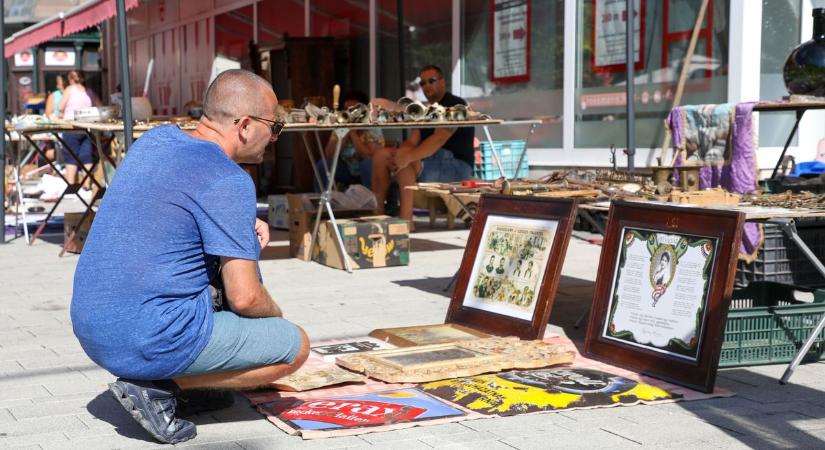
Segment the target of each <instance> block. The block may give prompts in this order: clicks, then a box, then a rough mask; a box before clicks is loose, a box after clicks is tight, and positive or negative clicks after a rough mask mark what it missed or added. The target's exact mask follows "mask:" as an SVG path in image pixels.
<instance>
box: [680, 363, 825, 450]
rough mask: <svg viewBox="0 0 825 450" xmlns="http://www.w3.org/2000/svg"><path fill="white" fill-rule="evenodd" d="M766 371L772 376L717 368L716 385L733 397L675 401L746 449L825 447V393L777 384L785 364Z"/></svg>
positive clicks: (687, 411) (686, 410)
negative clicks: (746, 447) (732, 393)
mask: <svg viewBox="0 0 825 450" xmlns="http://www.w3.org/2000/svg"><path fill="white" fill-rule="evenodd" d="M820 368H821V369H825V366H822V365H820ZM759 370H765V369H764V368H763V369H759ZM769 370H770V371H772V372H773V371H775V372H776V374H777V375H776V376H775V377H774V376H772V375H767V374H763V373H759V372H755V371H754V370H753V369H747V368H738V369H725V370H720V371H719V372H718V375H717V378H716V386H717V387H721V388H725V389H729V390H731V391H733V392H735V393H736V396H734V397H730V398H721V399H711V400H707V401H701V402H684V403H677V405H678V406H679V407H681V409H682V410H683V411H684V412H686V413H689V414H692V415H694V416H695V417H697V418H699V419H701V420H703V421H705V422H707V423H709V424H712V425H714V426H716V427H717V428H719V429H721V430H722V431H724V432H725V433H726V434H727V435H728V436H730V437H731V438H733V439H736V440H738V441H739V442H741V443H742V444H743V445H746V446H749V447H751V448H824V447H825V440H823V437H825V407H823V406H824V405H825V391H822V390H817V389H813V388H811V387H807V386H803V385H798V384H788V385H780V384H779V381H778V379H779V375H780V374H781V373H782V370H784V365H782V366H774V367H772V368H770V369H769ZM791 381H793V379H792V380H791ZM814 431H818V433H816V434H812V432H814Z"/></svg>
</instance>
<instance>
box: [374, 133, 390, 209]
mask: <svg viewBox="0 0 825 450" xmlns="http://www.w3.org/2000/svg"><path fill="white" fill-rule="evenodd" d="M389 156H390V150H389V149H386V148H385V149H382V150H379V151H378V152H376V153H375V155H373V157H372V193H373V194H375V201H376V202H377V203H378V206H377V207H376V208H375V213H376V214H384V202H385V201H386V200H387V190H388V189H389V188H390V158H389Z"/></svg>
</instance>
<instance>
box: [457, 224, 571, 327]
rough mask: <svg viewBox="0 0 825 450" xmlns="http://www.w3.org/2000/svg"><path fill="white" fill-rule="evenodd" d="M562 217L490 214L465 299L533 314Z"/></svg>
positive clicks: (522, 316) (476, 305)
mask: <svg viewBox="0 0 825 450" xmlns="http://www.w3.org/2000/svg"><path fill="white" fill-rule="evenodd" d="M558 225H559V222H558V221H557V220H541V219H527V218H522V217H504V216H498V215H490V216H488V217H487V222H486V223H485V224H484V231H483V232H482V234H481V242H480V243H479V249H478V254H477V256H476V260H475V262H474V264H473V272H472V274H471V275H470V284H469V289H467V291H466V293H465V294H464V300H463V302H462V305H463V306H465V307H470V308H476V309H481V310H484V311H489V312H492V313H496V314H502V315H505V316H510V317H515V318H517V319H523V320H528V321H529V320H532V319H533V312H534V311H535V309H536V298H537V297H538V294H539V290H540V289H539V288H540V287H541V284H542V281H543V280H544V269H545V267H546V266H547V258H548V257H549V255H550V249H551V248H552V247H553V238H554V237H555V235H556V229H557V228H558Z"/></svg>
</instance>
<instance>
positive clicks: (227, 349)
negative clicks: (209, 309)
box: [179, 311, 301, 376]
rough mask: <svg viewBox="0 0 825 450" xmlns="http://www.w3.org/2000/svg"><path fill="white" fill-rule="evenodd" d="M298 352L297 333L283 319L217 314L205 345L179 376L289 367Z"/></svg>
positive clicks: (299, 346)
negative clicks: (282, 365) (276, 365)
mask: <svg viewBox="0 0 825 450" xmlns="http://www.w3.org/2000/svg"><path fill="white" fill-rule="evenodd" d="M300 350H301V332H300V331H299V329H298V326H297V325H295V324H293V323H291V322H289V321H287V320H286V319H283V318H280V317H265V318H260V319H251V318H248V317H241V316H239V315H237V314H235V313H233V312H231V311H218V312H215V313H214V324H213V326H212V335H211V336H210V337H209V343H207V344H206V347H205V348H204V349H203V351H202V352H201V354H200V355H198V357H197V359H195V362H193V363H192V364H191V365H190V366H189V367H187V368H186V370H184V371H183V373H181V374H180V375H179V376H187V375H198V374H204V373H212V372H224V371H227V370H237V369H252V368H255V367H261V366H267V365H271V364H289V363H291V362H293V361H294V360H295V357H296V356H297V355H298V352H299V351H300Z"/></svg>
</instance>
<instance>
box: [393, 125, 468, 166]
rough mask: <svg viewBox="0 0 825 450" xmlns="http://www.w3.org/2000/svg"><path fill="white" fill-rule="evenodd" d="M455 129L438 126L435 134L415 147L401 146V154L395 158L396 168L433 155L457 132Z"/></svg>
mask: <svg viewBox="0 0 825 450" xmlns="http://www.w3.org/2000/svg"><path fill="white" fill-rule="evenodd" d="M455 130H456V129H455V128H436V129H435V131H434V132H433V134H431V135H430V136H429V137H427V139H424V140H423V141H421V143H419V144H418V145H416V146H415V147H410V148H401V149H400V150H401V151H399V154H398V155H397V156H396V158H395V162H396V168H397V169H398V170H401V169H403V168H404V167H407V166H408V165H410V164H412V163H413V162H415V161H421V160H422V159H424V158H426V157H428V156H431V155H433V154H434V153H435V152H437V151H438V149H440V148H441V147H443V146H444V144H445V143H446V142H447V141H448V140H449V139H450V136H452V135H453V133H455ZM416 131H418V130H416Z"/></svg>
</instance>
